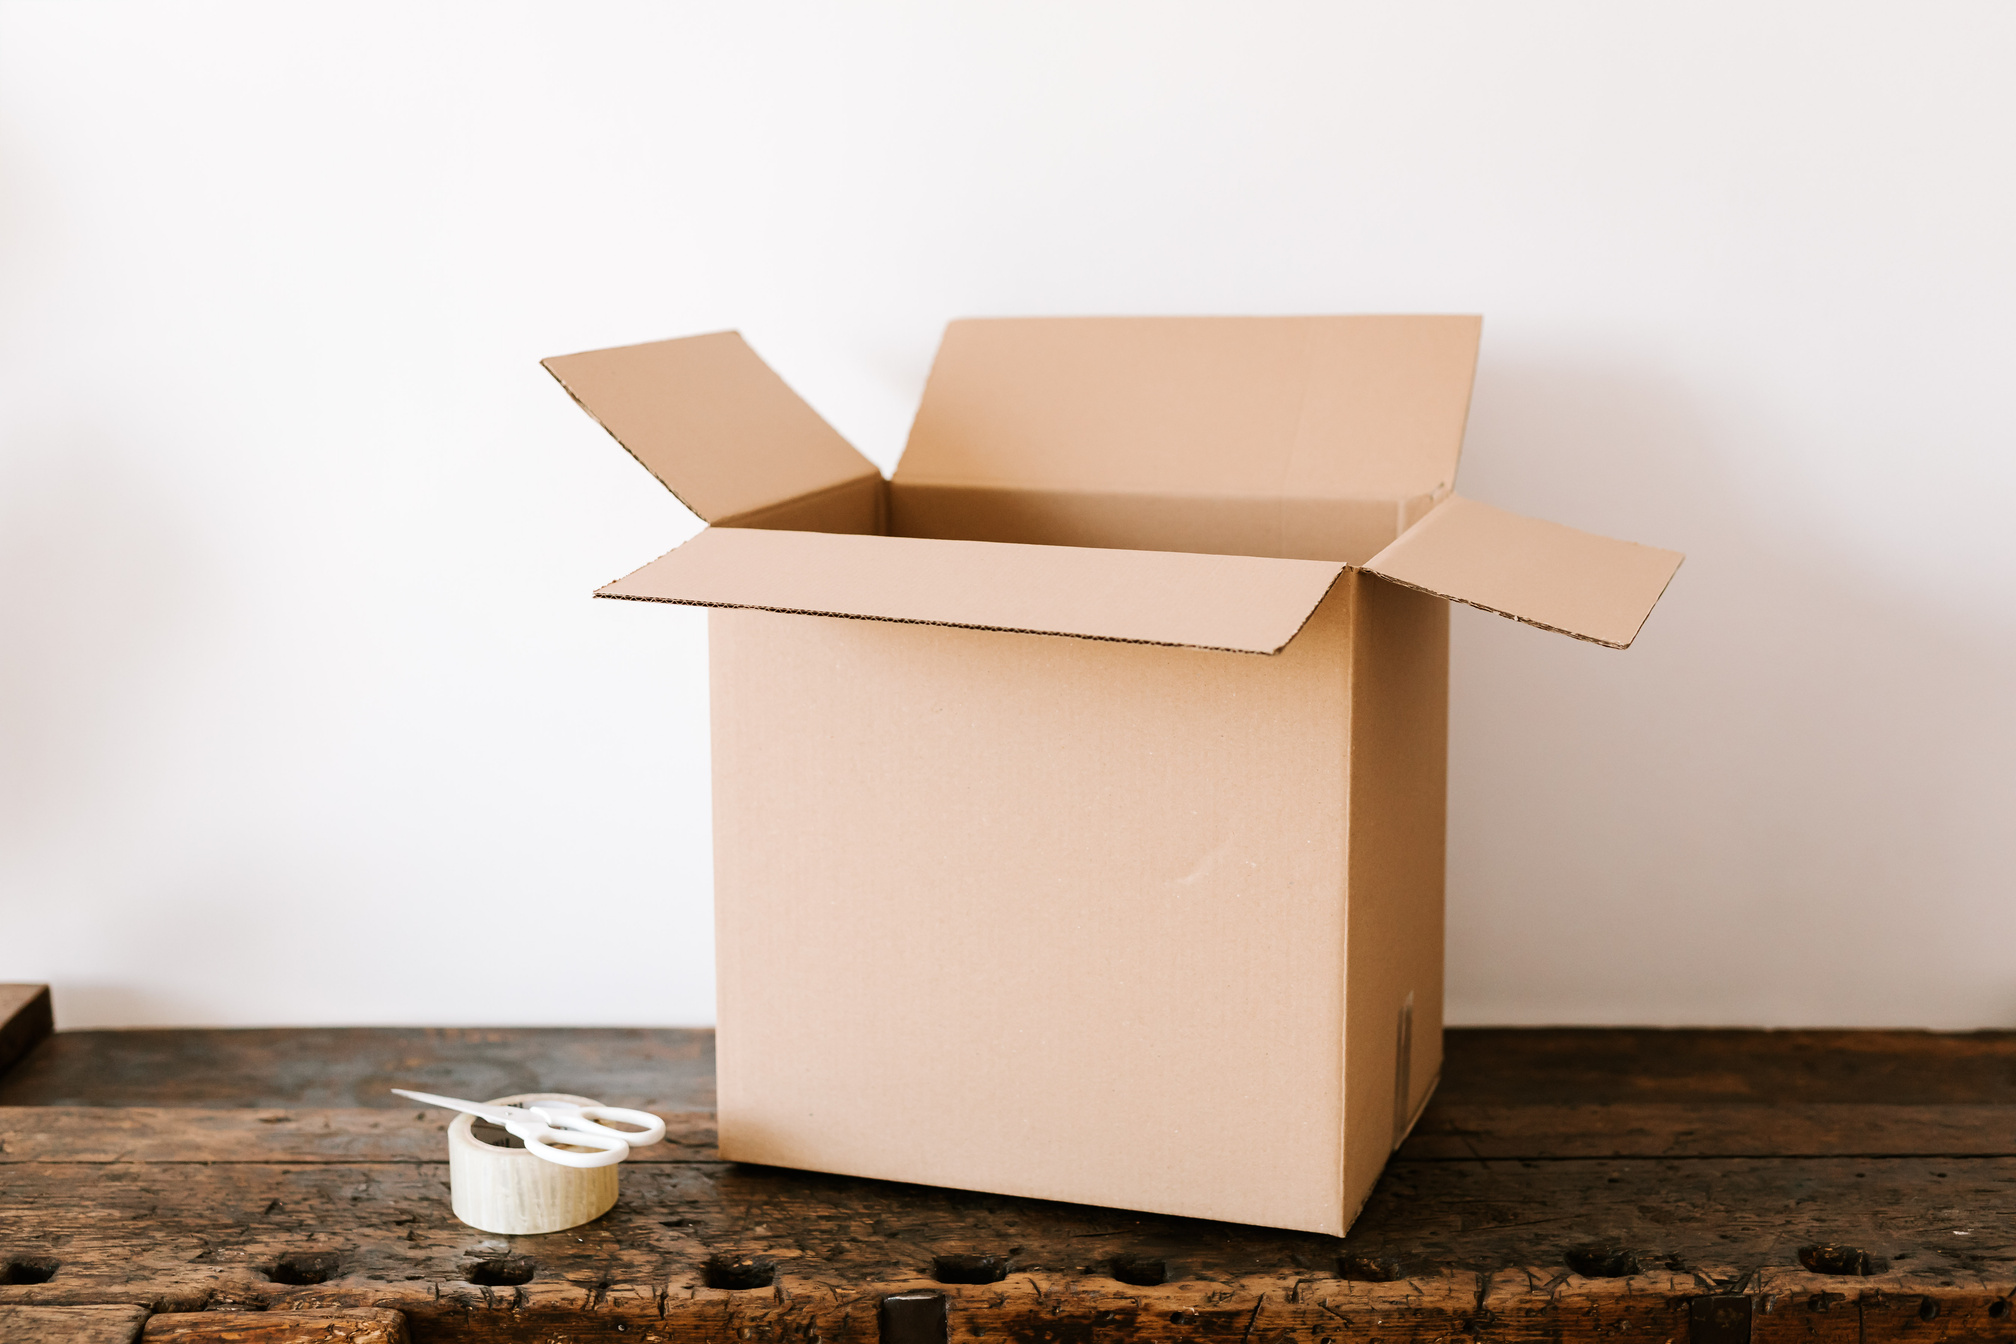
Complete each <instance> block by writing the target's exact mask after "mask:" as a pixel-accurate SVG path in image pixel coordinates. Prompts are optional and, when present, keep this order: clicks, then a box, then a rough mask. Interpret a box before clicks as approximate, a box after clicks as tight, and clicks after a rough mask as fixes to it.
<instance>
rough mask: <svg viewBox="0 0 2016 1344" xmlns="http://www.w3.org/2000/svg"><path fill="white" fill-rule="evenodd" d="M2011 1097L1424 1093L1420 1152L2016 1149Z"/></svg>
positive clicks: (1901, 1153)
mask: <svg viewBox="0 0 2016 1344" xmlns="http://www.w3.org/2000/svg"><path fill="white" fill-rule="evenodd" d="M2012 1121H2016V1107H2012V1106H1987V1105H1974V1104H1949V1105H1925V1106H1897V1105H1889V1104H1885V1103H1858V1102H1791V1103H1787V1104H1784V1105H1779V1106H1762V1105H1755V1104H1731V1103H1724V1102H1694V1103H1686V1104H1683V1103H1675V1102H1651V1103H1645V1102H1619V1103H1613V1104H1595V1103H1585V1104H1583V1105H1573V1106H1550V1105H1533V1106H1520V1105H1510V1104H1499V1105H1484V1106H1466V1105H1461V1104H1449V1103H1443V1102H1439V1101H1438V1102H1434V1103H1431V1104H1430V1106H1429V1108H1428V1110H1427V1111H1426V1112H1425V1113H1424V1114H1423V1115H1422V1117H1421V1119H1420V1121H1419V1123H1418V1124H1416V1125H1415V1128H1414V1133H1413V1134H1412V1135H1410V1136H1409V1137H1408V1139H1407V1142H1406V1143H1405V1144H1404V1145H1403V1146H1402V1147H1401V1149H1400V1156H1401V1157H1403V1158H1405V1159H1407V1160H1410V1161H1417V1162H1431V1161H1463V1160H1465V1159H1470V1158H1500V1159H1502V1158H1530V1159H1534V1160H1553V1159H1560V1158H1576V1157H1908V1156H1925V1157H1936V1156H1939V1155H1941V1154H1951V1155H1954V1156H1962V1155H1965V1156H1972V1157H2016V1123H2012Z"/></svg>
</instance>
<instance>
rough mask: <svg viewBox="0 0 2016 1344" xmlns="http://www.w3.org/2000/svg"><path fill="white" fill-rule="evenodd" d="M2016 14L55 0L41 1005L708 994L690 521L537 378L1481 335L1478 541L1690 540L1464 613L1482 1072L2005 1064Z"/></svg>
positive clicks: (31, 149) (845, 389)
mask: <svg viewBox="0 0 2016 1344" xmlns="http://www.w3.org/2000/svg"><path fill="white" fill-rule="evenodd" d="M2012 38H2016V11H2012V10H2011V9H2010V8H2009V7H2007V6H2006V5H2001V4H1997V3H1991V2H1988V0H1983V2H1981V3H1971V4H1969V3H1962V4H1943V5H1942V4H1921V5H1908V6H1907V5H1854V4H1848V5H1843V4H1840V3H1812V4H1793V3H1784V4H1771V5H1757V4H1754V3H1747V2H1745V3H1696V4H1689V5H1676V6H1652V5H1617V4H1614V3H1609V0H1589V2H1588V3H1564V2H1559V0H1556V2H1552V3H1547V2H1542V3H1527V4H1519V5H1502V4H1493V3H1481V2H1480V3H1476V4H1433V3H1429V4H1412V3H1410V4H1401V3H1392V4H1385V5H1339V4H1329V3H1318V4H1306V5H1298V4H1280V3H1272V4H1255V3H1251V2H1250V0H1243V2H1242V3H1239V4H1231V3H1227V4H1223V5H1209V6H1199V5H1187V6H1172V5H1169V4H1166V3H1160V2H1156V3H1138V4H1115V3H1094V4H1091V5H1084V4H1078V3H1070V4H1035V3H1030V2H1029V0H1015V2H1014V3H1001V4H991V5H980V4H970V3H962V4H956V5H952V4H920V5H916V6H895V5H866V4H845V5H824V4H807V5H803V6H779V5H739V4H738V5H727V4H723V5H710V6H690V5H665V4H659V3H649V4H645V3H638V4H607V3H605V4H581V3H570V4H545V5H515V6H514V5H502V4H497V3H482V4H447V3H435V4H425V5H411V4H403V3H402V4H362V3H355V2H354V0H353V2H348V3H344V4H340V5H339V4H309V5H285V6H275V5H270V4H264V3H252V2H251V0H242V2H238V0H234V2H232V3H210V4H200V3H174V4H167V3H162V4H112V3H106V4H67V3H56V2H54V0H49V2H39V0H12V2H11V3H7V4H5V5H4V6H0V556H4V560H0V621H4V625H0V641H4V642H0V980H5V979H30V980H44V979H46V980H51V981H54V982H55V984H56V985H57V989H58V995H59V997H58V1004H59V1011H60V1014H61V1016H62V1019H63V1021H64V1023H65V1024H66V1025H70V1026H87V1025H97V1024H148V1023H170V1022H179V1023H308V1022H357V1023H373V1022H430V1023H473V1022H488V1023H538V1022H545V1023H556V1024H567V1023H632V1022H634V1023H658V1022H700V1021H705V1020H706V1019H707V1018H708V1017H709V1015H710V1013H711V1011H712V1004H711V994H712V986H711V981H710V973H709V959H710V947H709V933H708V920H709V916H708V895H707V885H708V857H707V831H706V774H705V751H706V735H705V685H704V676H703V673H704V642H703V638H704V620H703V619H702V618H701V617H700V616H698V615H697V614H695V613H692V612H688V611H684V610H679V609H670V608H661V607H649V606H636V605H631V604H620V603H596V602H591V601H589V600H588V596H587V595H588V593H589V591H590V590H591V589H593V588H594V587H595V586H596V585H597V584H599V583H600V582H602V581H604V580H606V579H608V578H611V577H613V576H615V575H617V574H619V573H622V572H625V571H627V570H628V569H630V568H632V567H634V566H635V565H636V564H638V563H640V562H641V561H643V560H645V559H647V558H649V557H651V556H654V555H656V554H658V553H659V552H660V551H662V550H664V549H666V548H667V547H669V546H670V545H672V544H673V543H675V542H677V541H679V540H681V539H683V538H684V537H685V536H687V535H688V534H689V533H690V532H691V531H692V530H693V528H694V526H695V524H694V523H693V522H692V520H691V519H690V518H689V517H688V516H687V515H686V514H685V513H684V512H683V510H681V509H680V508H679V506H678V505H677V504H676V503H675V502H674V501H673V500H672V499H671V498H670V497H669V496H667V495H666V494H665V493H664V492H663V491H661V490H660V489H659V488H658V487H657V486H656V485H655V484H654V483H653V482H652V481H651V480H650V479H649V478H648V477H647V476H646V475H645V474H644V473H642V472H641V471H640V470H638V469H637V468H636V467H635V466H634V464H632V463H631V462H630V461H629V460H628V459H627V458H626V457H625V456H624V455H623V454H622V453H621V452H619V451H618V450H617V449H616V448H615V447H614V446H613V445H612V444H610V443H609V442H608V441H607V440H606V439H605V438H603V437H602V435H601V433H600V431H599V430H597V429H596V428H595V427H594V426H593V425H592V424H591V423H590V422H589V421H588V420H587V419H586V417H584V416H582V415H581V414H580V412H579V411H577V410H576V409H575V408H574V407H573V406H572V405H571V404H570V403H569V402H568V401H567V399H566V397H565V396H563V395H562V394H561V393H560V392H559V391H558V389H557V388H555V387H554V386H553V385H552V384H551V383H550V381H549V380H548V379H547V377H546V375H545V374H544V373H542V372H541V371H540V370H539V369H538V367H537V366H536V364H535V360H536V359H537V358H538V357H539V356H541V355H546V354H552V353H557V352H561V351H568V350H576V349H582V348H588V347H594V346H602V345H612V344H617V343H622V342H628V341H636V340H645V339H651V338H657V337H663V336H671V335H679V334H685V333H690V332H698V331H706V330H710V329H715V328H720V327H727V326H736V327H740V328H741V329H742V330H743V331H744V332H745V333H747V334H748V336H749V337H750V339H751V340H752V342H753V343H754V344H755V345H756V346H757V347H758V349H759V350H761V351H762V352H763V353H764V354H765V355H766V356H767V357H768V358H769V359H770V360H771V361H772V362H773V363H774V364H775V365H776V366H777V367H778V368H779V369H781V370H782V371H783V372H784V373H785V374H786V376H787V377H789V378H790V379H791V380H792V381H793V382H794V383H795V384H796V385H797V386H798V388H799V389H800V390H801V391H802V392H804V393H805V394H806V395H807V396H808V397H809V398H810V400H811V401H812V402H813V403H814V404H815V405H816V406H818V407H819V408H820V409H821V410H822V411H824V412H825V413H826V414H827V415H828V416H829V417H830V418H831V419H832V420H833V421H834V422H835V423H836V424H837V425H838V426H839V427H840V428H841V429H842V431H843V432H845V433H846V434H848V435H849V436H850V437H851V438H852V439H853V440H854V441H855V442H856V443H857V444H859V445H860V446H861V447H862V448H863V449H864V450H865V451H866V452H868V453H869V454H870V455H871V456H873V457H875V458H876V459H877V460H878V461H880V462H882V463H883V464H884V465H885V466H886V465H888V464H890V463H891V462H893V460H894V458H895V456H896V455H897V453H898V451H899V450H900V448H901V444H902V440H903V436H904V433H905V431H906V428H907V423H908V417H909V414H910V412H911V409H912V407H913V406H914V404H915V400H916V397H917V394H918V391H919V389H920V387H921V385H922V381H923V377H924V373H925V369H926V366H927V363H928V361H929V358H930V355H931V351H932V349H933V346H934V344H935V342H936V339H937V334H938V329H939V327H940V325H941V324H942V323H943V321H944V320H945V319H946V318H948V317H951V316H955V315H962V314H1008V313H1076V312H1091V313H1102V312H1120V313H1134V312H1139V313H1162V312H1169V313H1193V312H1242V313H1243V312H1254V313H1275V312H1336V311H1342V312H1352V311H1428V312H1441V311H1461V312H1483V313H1485V314H1486V315H1487V321H1486V327H1485V347H1484V354H1483V365H1482V371H1481V374H1480V379H1479V384H1478V390H1477V400H1476V407H1475V415H1474V420H1473V426H1472V432H1471V435H1470V440H1469V448H1468V454H1467V459H1466V468H1465V478H1464V479H1465V486H1466V489H1467V491H1468V492H1469V493H1471V494H1474V495H1476V496H1479V497H1481V498H1483V499H1485V500H1487V501H1490V502H1494V503H1499V504H1502V505H1505V506H1508V507H1511V508H1515V509H1520V510H1525V511H1529V512H1533V513H1537V514H1540V515H1543V516H1546V517H1552V518H1558V519H1560V520H1562V521H1565V522H1570V523H1574V524H1578V525H1581V526H1584V527H1587V528H1591V529H1594V530H1597V531H1601V532H1608V533H1613V534H1617V535H1622V536H1627V537H1631V538H1634V539H1638V540H1643V541H1647V542H1652V543H1656V544H1660V545H1667V546H1674V547H1678V548H1682V549H1684V550H1686V551H1688V552H1689V553H1690V557H1691V558H1690V559H1689V561H1688V563H1687V565H1686V567H1685V568H1684V569H1683V570H1682V571H1681V574H1680V577H1679V579H1678V581H1677V582H1676V583H1675V585H1674V587H1673V589H1672V590H1671V592H1670V593H1669V594H1668V597H1667V599H1666V602H1665V603H1664V605H1663V606H1662V607H1661V609H1660V610H1659V611H1658V612H1657V613H1656V614H1655V616H1654V617H1653V620H1652V622H1651V624H1650V625H1649V627H1648V628H1647V630H1646V632H1645V634H1644V636H1643V638H1642V639H1641V640H1640V642H1639V644H1638V646H1637V647H1636V648H1635V649H1633V650H1632V651H1631V652H1629V653H1626V654H1617V653H1613V652H1610V651H1607V650H1602V649H1597V648H1592V647H1590V646H1586V645H1580V644H1575V643H1571V642H1569V641H1567V640H1563V639H1559V638H1554V637H1550V636H1547V635H1544V634H1541V633H1539V632H1536V631H1533V630H1530V629H1526V628H1524V627H1517V626H1514V625H1511V624H1509V623H1507V622H1503V621H1499V620H1496V619H1495V618H1492V617H1488V616H1484V615H1481V614H1479V613H1476V612H1472V611H1468V610H1464V609H1459V611H1458V613H1457V616H1456V671H1455V677H1456V686H1455V709H1454V730H1455V733H1454V736H1455V747H1454V755H1453V767H1454V781H1455V782H1454V785H1453V790H1452V799H1451V803H1452V809H1451V832H1452V833H1451V846H1450V848H1451V869H1450V915H1451V929H1452V935H1451V946H1450V971H1451V1011H1452V1017H1453V1019H1454V1020H1456V1021H1463V1022H1593V1023H1605V1022H1618V1023H1626V1022H1628V1023H1638V1022H1657V1023H1764V1024H1827V1023H1861V1024H1923V1025H1936V1026H1947V1027H1965V1026H1978V1025H2002V1026H2008V1025H2012V1024H2016V955H2012V953H2011V949H2012V948H2016V900H2012V895H2016V856H2012V839H2016V825H2012V815H2016V708H2012V707H2016V585H2012V584H2011V582H2010V580H2011V577H2012V574H2016V528H2012V527H2011V526H2010V522H2009V519H2010V515H2011V509H2012V502H2016V489H2012V488H2016V453H2012V448H2016V443H2012V437H2016V436H2012V430H2011V420H2010V415H2011V412H2010V406H2009V397H2008V392H2009V388H2010V385H2011V372H2010V371H2011V367H2012V355H2016V350H2012V338H2011V330H2010V321H2009V314H2010V311H2011V306H2012V299H2016V293H2012V278H2016V265H2012V261H2011V258H2012V255H2016V247H2012V243H2011V240H2012V238H2016V217H2012V216H2016V211H2012V206H2016V190H2012V187H2011V185H2010V183H2011V174H2010V165H2011V163H2012V162H2016V145H2012V143H2011V142H2012V139H2016V134H2012V128H2016V93H2012V91H2016V81H2012V80H2011V79H2010V78H2009V77H2008V70H2009V69H2010V68H2011V65H2012V58H2016V41H2012Z"/></svg>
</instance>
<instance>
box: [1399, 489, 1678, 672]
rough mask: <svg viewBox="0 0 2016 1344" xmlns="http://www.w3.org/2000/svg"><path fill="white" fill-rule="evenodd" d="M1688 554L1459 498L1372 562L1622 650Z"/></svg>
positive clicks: (1415, 582)
mask: <svg viewBox="0 0 2016 1344" xmlns="http://www.w3.org/2000/svg"><path fill="white" fill-rule="evenodd" d="M1682 558H1683V557H1682V556H1681V554H1680V552H1678V551H1662V550H1659V549H1657V548H1656V547H1652V546H1640V545H1638V544H1637V543H1636V542H1630V541H1613V540H1611V539H1610V538H1609V537H1599V536H1595V535H1593V534H1591V533H1588V532H1578V531H1576V530H1575V529H1574V528H1572V527H1563V526H1562V525H1561V524H1559V523H1543V522H1541V521H1540V520H1538V519H1536V518H1522V517H1520V516H1519V515H1518V514H1516V513H1507V512H1505V511H1504V510H1503V509H1494V508H1492V507H1491V506H1490V505H1488V504H1479V503H1477V502H1476V501H1475V500H1470V499H1464V498H1463V497H1462V496H1460V495H1458V496H1455V497H1452V498H1450V499H1448V500H1445V501H1444V502H1443V503H1442V504H1440V505H1439V506H1438V507H1436V508H1435V509H1434V510H1433V511H1431V512H1430V513H1429V514H1428V516H1427V517H1426V518H1423V519H1422V520H1421V521H1420V522H1418V523H1416V524H1415V525H1414V526H1413V527H1411V528H1409V529H1408V530H1407V531H1406V532H1404V533H1402V534H1401V536H1400V538H1399V539H1398V540H1397V541H1395V542H1394V543H1393V544H1392V545H1390V546H1388V547H1387V548H1386V549H1385V550H1383V551H1381V552H1379V554H1377V555H1375V556H1373V557H1372V559H1371V560H1370V561H1368V562H1367V563H1366V565H1365V568H1366V569H1367V570H1368V571H1370V572H1371V573H1374V574H1377V575H1379V576H1380V577H1381V578H1384V579H1390V580H1392V581H1393V582H1395V583H1399V584H1404V585H1406V586H1407V587H1409V588H1419V589H1421V590H1422V591H1424V592H1429V593H1434V594H1436V595H1437V596H1438V597H1447V598H1452V599H1454V600H1455V601H1458V602H1465V603H1468V604H1469V605H1470V606H1473V607H1482V608H1483V609H1484V610H1485V611H1494V612H1497V613H1498V614H1499V615H1501V616H1510V617H1512V618H1513V619H1515V620H1520V621H1524V622H1526V623H1527V624H1528V625H1537V626H1539V627H1540V628H1542V629H1543V630H1554V631H1558V632H1559V633H1561V634H1564V635H1573V636H1574V637H1575V638H1577V639H1586V640H1590V641H1592V642H1594V643H1597V644H1605V645H1608V646H1609V647H1611V648H1613V649H1625V648H1629V647H1630V646H1631V641H1632V640H1634V639H1636V638H1637V637H1638V628H1639V627H1640V626H1642V625H1644V624H1645V618H1646V617H1647V616H1649V615H1651V613H1652V607H1653V604H1655V603H1656V602H1658V601H1659V597H1660V594H1662V593H1664V592H1665V591H1666V585H1667V584H1668V583H1670V582H1672V579H1673V574H1674V571H1675V570H1677V569H1679V568H1680V561H1681V559H1682Z"/></svg>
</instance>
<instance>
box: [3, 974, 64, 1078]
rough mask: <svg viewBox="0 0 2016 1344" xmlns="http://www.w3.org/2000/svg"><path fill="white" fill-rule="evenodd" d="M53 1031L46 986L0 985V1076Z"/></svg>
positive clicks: (53, 1016) (54, 1025) (53, 1018)
mask: <svg viewBox="0 0 2016 1344" xmlns="http://www.w3.org/2000/svg"><path fill="white" fill-rule="evenodd" d="M55 1030H56V1015H55V1013H54V1011H53V1010H52V1009H51V1007H50V1003H49V986H47V985H0V1073H5V1072H7V1070H8V1068H9V1067H10V1066H11V1065H12V1064H13V1063H14V1061H15V1060H17V1059H19V1058H21V1056H23V1055H25V1054H27V1053H28V1052H29V1051H30V1050H33V1049H34V1048H35V1047H36V1046H38V1045H40V1044H41V1043H42V1042H43V1041H44V1040H46V1039H47V1038H48V1037H49V1035H50V1033H52V1032H54V1031H55Z"/></svg>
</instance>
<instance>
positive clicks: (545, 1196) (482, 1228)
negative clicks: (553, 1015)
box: [448, 1092, 623, 1236]
mask: <svg viewBox="0 0 2016 1344" xmlns="http://www.w3.org/2000/svg"><path fill="white" fill-rule="evenodd" d="M542 1101H572V1102H577V1103H579V1104H580V1105H583V1106H595V1105H599V1104H600V1103H599V1102H596V1101H595V1100H594V1099H592V1098H590V1097H573V1096H568V1095H567V1094H566V1093H564V1092H526V1093H523V1094H521V1095H519V1096H515V1097H498V1098H496V1099H495V1100H493V1101H491V1102H488V1103H486V1104H488V1105H491V1106H529V1105H534V1104H536V1103H538V1102H542ZM475 1121H476V1117H474V1116H472V1115H458V1116H456V1117H455V1118H454V1119H453V1120H451V1121H450V1122H449V1124H448V1195H449V1201H450V1204H451V1206H452V1207H453V1208H454V1210H455V1216H456V1217H457V1218H460V1219H461V1220H462V1221H463V1222H465V1223H467V1224H469V1226H471V1227H473V1228H475V1229H476V1230H477V1231H479V1232H497V1233H502V1234H504V1235H506V1236H517V1235H524V1234H529V1233H533V1232H559V1231H562V1230H564V1229H566V1228H570V1227H579V1226H581V1224H583V1223H587V1222H593V1221H594V1220H595V1219H597V1218H600V1217H601V1216H602V1215H603V1214H605V1213H607V1212H609V1209H610V1206H612V1205H613V1204H615V1202H616V1173H617V1172H619V1171H621V1170H622V1169H623V1164H622V1163H620V1162H619V1163H616V1164H615V1165H613V1166H607V1167H563V1166H561V1165H560V1164H559V1163H557V1162H548V1161H547V1160H546V1159H545V1158H543V1157H540V1156H539V1155H538V1154H537V1153H534V1152H532V1151H531V1150H530V1149H528V1148H505V1147H503V1146H501V1145H499V1144H494V1143H485V1142H484V1141H483V1140H481V1139H479V1138H477V1137H476V1133H475Z"/></svg>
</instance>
